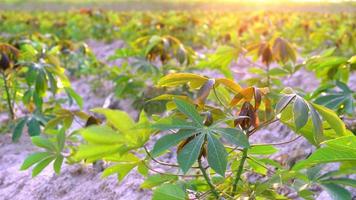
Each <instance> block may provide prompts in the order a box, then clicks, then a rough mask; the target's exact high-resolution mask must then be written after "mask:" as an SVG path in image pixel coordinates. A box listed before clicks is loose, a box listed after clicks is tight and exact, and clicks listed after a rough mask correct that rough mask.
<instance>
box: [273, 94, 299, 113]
mask: <svg viewBox="0 0 356 200" xmlns="http://www.w3.org/2000/svg"><path fill="white" fill-rule="evenodd" d="M295 97H296V95H295V94H286V95H283V96H282V98H281V99H280V100H279V101H278V103H277V105H276V113H280V112H282V111H283V110H284V108H286V107H287V106H288V104H289V103H290V102H292V100H293V99H294V98H295Z"/></svg>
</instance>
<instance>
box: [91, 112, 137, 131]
mask: <svg viewBox="0 0 356 200" xmlns="http://www.w3.org/2000/svg"><path fill="white" fill-rule="evenodd" d="M92 111H93V112H96V113H99V114H102V115H104V116H105V117H106V119H107V123H109V124H110V125H112V126H113V127H115V128H116V129H117V130H119V131H121V132H124V131H127V130H129V129H131V128H132V127H133V126H134V125H135V122H134V120H133V119H132V118H131V117H130V116H129V115H128V114H127V113H126V112H124V111H121V110H110V109H105V108H95V109H92Z"/></svg>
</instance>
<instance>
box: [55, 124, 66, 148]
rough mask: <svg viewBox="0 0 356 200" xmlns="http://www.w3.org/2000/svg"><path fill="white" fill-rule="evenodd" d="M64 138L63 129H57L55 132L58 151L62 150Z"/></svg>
mask: <svg viewBox="0 0 356 200" xmlns="http://www.w3.org/2000/svg"><path fill="white" fill-rule="evenodd" d="M65 140H66V133H65V130H64V129H63V128H62V129H60V130H59V132H58V134H57V145H58V150H59V152H60V151H62V150H63V148H64V144H65Z"/></svg>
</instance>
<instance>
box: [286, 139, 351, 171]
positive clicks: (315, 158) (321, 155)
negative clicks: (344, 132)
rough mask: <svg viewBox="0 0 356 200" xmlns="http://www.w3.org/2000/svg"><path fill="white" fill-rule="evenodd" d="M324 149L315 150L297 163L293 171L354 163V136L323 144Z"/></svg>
mask: <svg viewBox="0 0 356 200" xmlns="http://www.w3.org/2000/svg"><path fill="white" fill-rule="evenodd" d="M324 143H325V144H326V146H325V147H322V148H319V149H317V150H316V151H315V152H314V153H313V154H312V155H311V156H309V157H308V159H306V160H303V161H301V162H298V163H297V164H296V165H295V166H294V167H293V169H295V170H298V169H302V168H306V167H309V166H312V165H316V164H321V163H330V162H341V161H356V136H345V137H340V138H336V139H333V140H328V141H326V142H324Z"/></svg>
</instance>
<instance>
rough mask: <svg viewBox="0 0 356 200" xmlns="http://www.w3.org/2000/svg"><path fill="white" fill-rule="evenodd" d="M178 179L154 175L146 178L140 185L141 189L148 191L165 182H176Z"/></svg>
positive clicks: (170, 176) (171, 176)
mask: <svg viewBox="0 0 356 200" xmlns="http://www.w3.org/2000/svg"><path fill="white" fill-rule="evenodd" d="M177 180H178V177H177V176H173V175H165V174H155V175H152V176H149V177H147V179H146V180H145V181H144V182H143V183H142V184H141V188H143V189H149V188H153V187H156V186H159V185H161V184H163V183H165V182H169V181H177Z"/></svg>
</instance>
